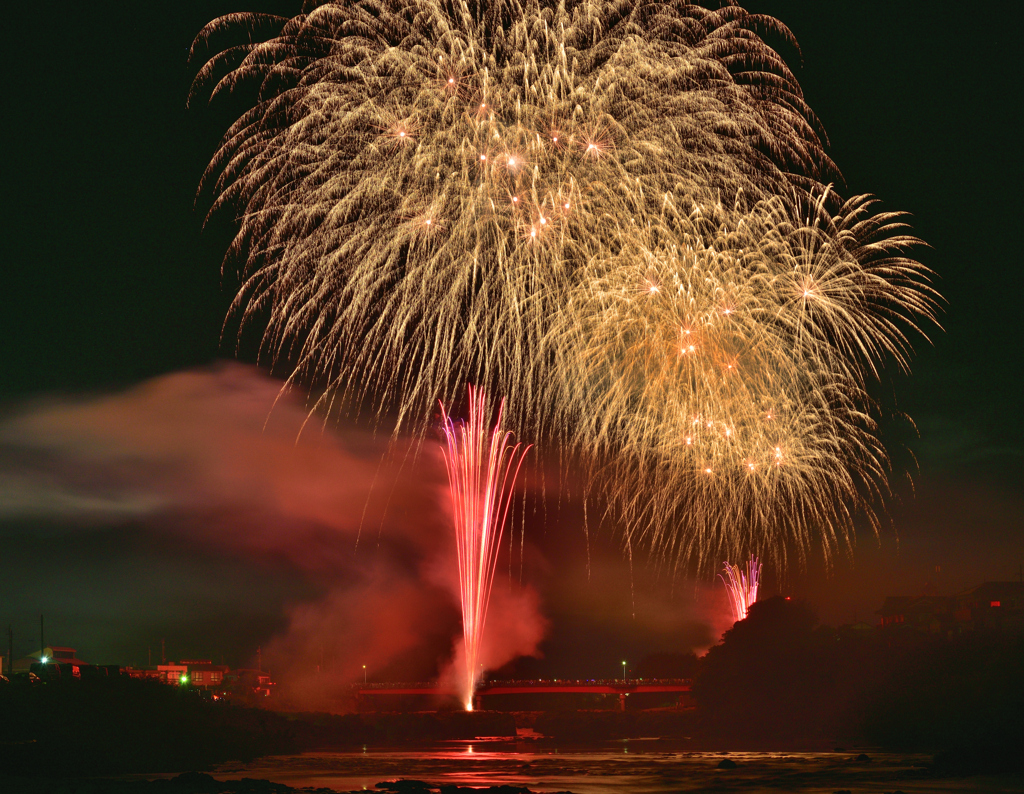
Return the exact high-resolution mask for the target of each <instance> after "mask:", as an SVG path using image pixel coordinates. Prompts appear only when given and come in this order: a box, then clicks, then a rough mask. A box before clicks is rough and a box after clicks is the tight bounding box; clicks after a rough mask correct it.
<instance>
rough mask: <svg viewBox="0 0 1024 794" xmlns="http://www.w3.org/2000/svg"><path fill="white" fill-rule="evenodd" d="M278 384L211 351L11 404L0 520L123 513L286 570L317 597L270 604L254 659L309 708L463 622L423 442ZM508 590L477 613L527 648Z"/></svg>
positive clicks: (208, 549) (3, 436)
mask: <svg viewBox="0 0 1024 794" xmlns="http://www.w3.org/2000/svg"><path fill="white" fill-rule="evenodd" d="M280 389H281V385H280V382H278V381H276V380H273V379H272V378H269V377H267V376H265V375H263V374H261V373H260V372H258V371H257V370H255V369H253V368H251V367H246V366H243V365H240V364H222V365H218V366H216V367H214V368H210V369H206V370H198V371H187V372H179V373H173V374H170V375H166V376H163V377H160V378H156V379H153V380H151V381H148V382H146V383H143V384H141V385H138V386H135V387H133V388H131V389H128V390H126V391H124V392H122V393H119V394H112V395H105V396H99V397H92V398H87V399H79V400H74V401H68V400H62V401H53V400H51V401H48V402H41V403H37V404H35V405H33V406H26V407H23V408H22V409H21V410H18V411H16V412H14V413H13V414H10V415H9V416H7V417H6V418H5V419H2V420H0V447H2V450H3V456H2V458H0V518H16V517H18V516H32V517H34V518H37V519H38V518H40V517H43V518H46V517H49V518H52V519H55V520H59V521H60V522H61V523H62V524H63V525H71V526H74V527H77V530H76V531H89V529H90V528H91V527H96V526H101V525H110V524H112V523H118V522H122V521H128V520H131V521H132V522H134V523H137V524H139V525H140V526H142V527H144V528H145V529H146V531H151V532H155V533H159V534H163V535H165V536H168V537H171V538H174V539H180V540H183V541H185V542H187V544H188V545H189V547H190V548H193V549H195V550H196V551H197V553H204V554H212V555H222V556H225V557H230V558H232V559H245V560H250V561H251V562H252V564H253V565H257V566H270V567H278V568H279V567H287V568H290V569H292V570H294V571H297V572H299V573H300V574H301V575H302V576H303V577H304V578H305V579H306V580H307V581H308V582H309V583H310V585H311V586H312V588H313V590H314V591H315V592H316V593H318V595H317V596H315V597H314V598H312V599H309V598H307V599H305V600H301V601H299V602H298V603H293V604H290V605H286V606H284V607H282V608H283V609H284V610H285V612H286V614H285V618H286V620H285V623H286V628H285V629H284V631H283V632H282V633H280V634H278V635H277V636H275V637H274V638H273V639H272V640H271V641H270V642H269V643H268V644H267V647H266V648H265V653H264V657H263V658H264V660H265V661H267V662H269V663H270V664H272V665H274V668H273V669H274V670H275V674H276V675H279V676H281V677H282V678H283V679H285V680H287V681H289V682H290V683H291V689H292V691H293V692H294V693H295V694H296V696H297V697H298V699H299V700H300V701H301V702H300V703H299V705H302V706H304V707H323V706H324V703H323V702H320V701H322V700H323V699H324V698H328V699H330V698H332V697H333V695H334V694H336V693H337V692H340V691H342V690H343V688H344V684H345V683H347V682H351V681H354V680H356V679H358V678H361V677H362V675H363V667H362V666H363V665H364V664H365V665H367V669H368V670H370V671H372V673H373V675H375V676H377V677H379V676H380V675H385V674H403V675H406V674H409V675H411V674H415V675H417V676H428V677H429V676H433V675H436V674H437V672H438V670H439V669H441V668H443V667H445V666H446V665H449V664H450V663H451V659H452V658H453V654H454V653H455V648H456V646H457V644H458V641H459V638H460V636H461V630H460V627H459V618H458V614H457V607H456V605H457V603H458V593H457V576H456V575H455V572H454V565H455V554H454V540H453V537H452V534H451V532H452V531H451V528H450V525H449V524H450V521H449V517H448V513H449V510H448V507H447V502H446V500H447V498H448V491H447V481H446V478H445V471H444V467H443V464H442V463H441V460H440V456H439V454H437V452H436V450H435V449H434V447H433V445H432V444H430V442H428V443H427V444H426V445H425V447H424V448H423V450H422V451H421V452H420V454H418V455H412V454H408V453H410V452H411V451H412V448H411V447H410V444H409V442H408V441H406V440H405V439H402V438H399V439H392V438H390V437H389V435H388V433H387V432H386V430H385V431H382V432H380V433H376V434H375V433H373V432H372V431H370V430H364V429H356V428H353V427H338V426H337V425H336V424H327V425H324V424H323V423H322V422H320V421H319V420H318V419H316V418H313V419H312V420H310V417H309V414H308V412H307V410H306V407H305V405H304V404H303V402H302V400H301V399H300V398H301V395H299V394H297V393H294V392H293V393H285V394H282V393H281V391H280ZM507 589H508V587H507V586H506V587H505V588H504V589H502V588H501V587H496V593H495V601H494V606H493V607H492V610H491V623H490V625H489V627H488V631H489V637H491V639H490V643H489V646H488V647H489V650H488V654H489V656H488V660H489V661H490V660H492V659H493V660H495V661H494V664H501V663H503V661H507V660H508V659H509V658H514V657H515V656H518V655H523V654H535V653H537V648H538V644H539V642H540V641H541V639H542V638H543V634H544V630H545V626H546V622H545V620H544V619H543V617H542V616H541V607H540V600H539V598H538V597H537V594H536V592H535V591H534V590H533V589H532V588H531V587H530V586H529V585H528V584H527V585H524V586H522V587H520V586H519V585H518V584H516V585H515V587H514V588H513V591H512V592H511V593H509V592H506V591H507ZM499 590H500V591H501V592H497V591H499ZM325 676H329V679H330V685H329V686H327V687H325V686H324V682H325Z"/></svg>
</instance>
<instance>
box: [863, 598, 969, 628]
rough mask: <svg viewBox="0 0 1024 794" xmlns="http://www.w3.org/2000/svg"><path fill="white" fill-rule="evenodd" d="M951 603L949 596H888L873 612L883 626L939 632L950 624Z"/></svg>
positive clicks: (951, 619) (951, 615)
mask: <svg viewBox="0 0 1024 794" xmlns="http://www.w3.org/2000/svg"><path fill="white" fill-rule="evenodd" d="M953 606H954V603H953V599H952V598H950V597H949V596H936V595H922V596H888V597H887V598H886V599H885V603H884V604H882V608H881V609H878V610H876V611H875V614H876V615H878V625H879V627H880V628H883V629H889V630H895V629H905V630H911V631H916V632H920V633H925V634H942V633H945V632H947V631H949V630H950V628H951V627H952V624H953Z"/></svg>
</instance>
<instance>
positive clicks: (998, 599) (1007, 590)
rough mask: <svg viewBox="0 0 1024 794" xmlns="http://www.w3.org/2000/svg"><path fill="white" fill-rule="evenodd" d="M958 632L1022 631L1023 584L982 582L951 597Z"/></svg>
mask: <svg viewBox="0 0 1024 794" xmlns="http://www.w3.org/2000/svg"><path fill="white" fill-rule="evenodd" d="M953 598H954V601H955V611H954V618H955V619H956V625H957V627H958V628H959V629H960V631H997V632H1001V633H1007V634H1019V633H1024V583H1022V582H984V583H982V584H980V585H978V586H977V587H972V588H971V589H970V590H965V591H964V592H962V593H958V594H957V595H956V596H954V597H953Z"/></svg>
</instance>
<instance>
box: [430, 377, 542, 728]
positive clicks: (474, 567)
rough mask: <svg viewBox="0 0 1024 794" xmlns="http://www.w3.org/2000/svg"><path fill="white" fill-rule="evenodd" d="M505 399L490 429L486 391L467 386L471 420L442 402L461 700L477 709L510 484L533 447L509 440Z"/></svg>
mask: <svg viewBox="0 0 1024 794" xmlns="http://www.w3.org/2000/svg"><path fill="white" fill-rule="evenodd" d="M503 412H504V401H502V404H501V406H500V407H499V408H498V417H497V419H496V420H495V422H494V426H493V427H492V428H490V429H488V419H489V417H490V411H489V410H488V404H487V395H486V393H485V392H484V390H483V389H474V388H473V387H472V386H470V387H469V419H468V420H467V421H466V422H460V423H456V422H454V421H453V420H452V418H451V417H450V416H449V415H448V412H447V411H446V410H445V408H444V405H443V404H442V405H441V413H442V428H443V430H444V435H445V442H446V446H445V447H442V451H443V453H444V459H445V464H446V466H447V468H448V482H449V485H450V487H451V496H452V507H453V509H454V521H455V538H456V545H457V548H458V558H459V589H460V593H461V597H462V634H463V641H464V644H465V658H466V677H465V682H464V683H465V690H464V693H463V695H464V698H463V703H464V704H465V707H466V709H467V710H472V708H473V692H475V691H476V685H477V682H478V680H479V676H480V674H481V670H480V665H481V661H482V659H481V645H482V642H483V637H484V628H485V626H486V623H487V607H488V604H489V603H490V598H491V585H492V584H493V583H494V571H495V568H496V566H497V562H498V551H499V548H500V545H501V536H502V534H503V532H504V527H505V519H506V518H507V516H508V510H509V504H510V502H511V497H512V489H513V486H514V485H515V481H516V477H517V476H518V475H519V469H520V467H521V466H522V464H523V459H524V458H525V457H526V453H527V452H528V451H529V449H530V446H529V445H527V446H523V445H522V444H521V443H517V444H511V443H509V439H510V437H511V436H512V434H511V433H510V432H507V431H503V430H502V429H501V417H502V413H503Z"/></svg>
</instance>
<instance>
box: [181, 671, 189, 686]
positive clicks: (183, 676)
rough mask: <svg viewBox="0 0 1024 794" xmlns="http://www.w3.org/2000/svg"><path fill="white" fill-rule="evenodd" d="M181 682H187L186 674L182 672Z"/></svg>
mask: <svg viewBox="0 0 1024 794" xmlns="http://www.w3.org/2000/svg"><path fill="white" fill-rule="evenodd" d="M181 683H183V684H187V683H188V676H187V675H185V674H184V673H182V674H181Z"/></svg>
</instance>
